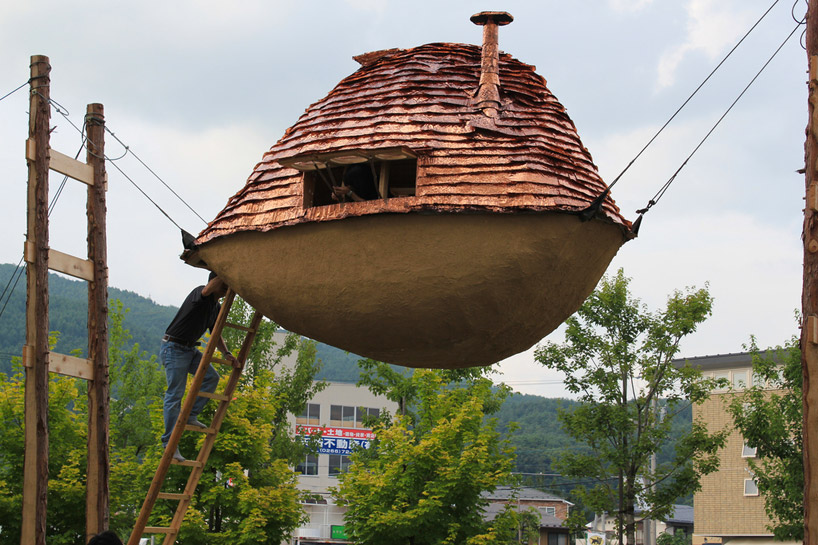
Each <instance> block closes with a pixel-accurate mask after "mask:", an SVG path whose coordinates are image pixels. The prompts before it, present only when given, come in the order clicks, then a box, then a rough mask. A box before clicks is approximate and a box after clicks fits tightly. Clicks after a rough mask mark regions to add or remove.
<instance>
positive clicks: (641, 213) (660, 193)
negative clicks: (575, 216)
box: [633, 23, 801, 234]
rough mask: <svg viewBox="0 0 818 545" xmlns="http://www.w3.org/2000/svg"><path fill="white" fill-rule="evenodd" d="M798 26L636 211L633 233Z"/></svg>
mask: <svg viewBox="0 0 818 545" xmlns="http://www.w3.org/2000/svg"><path fill="white" fill-rule="evenodd" d="M800 26H801V23H798V24H797V25H795V28H793V29H792V31H791V32H790V33H789V34H788V35H787V37H786V38H784V41H783V42H781V45H779V46H778V48H777V49H776V50H775V52H773V54H772V55H771V56H770V58H769V59H767V62H765V63H764V65H763V66H762V67H761V69H759V71H758V72H757V73H756V75H755V76H753V79H751V80H750V83H748V84H747V85H746V86H745V87H744V89H743V90H742V91H741V93H739V95H738V96H737V97H736V99H735V100H734V101H733V102H732V104H730V106H729V107H728V108H727V110H725V112H724V113H723V114H722V115H721V117H719V119H718V120H717V121H716V123H715V124H714V125H713V127H711V128H710V130H709V131H707V134H705V135H704V138H702V139H701V141H700V142H699V143H698V145H697V146H696V147H695V148H694V149H693V151H692V152H690V155H688V156H687V159H685V160H684V161H682V164H681V165H680V166H679V168H678V169H676V172H674V173H673V175H672V176H671V177H670V178H669V179H668V181H667V182H665V183H664V185H662V187H661V188H659V191H657V192H656V194H655V195H654V196H653V198H652V199H650V200H649V201H648V204H647V205H646V206H645V208H642V209H640V210H637V211H636V212H637V213H638V214H639V217H638V218H636V221H635V222H634V223H633V232H634V234H637V233H638V232H639V226H640V224H641V223H642V217H643V216H644V215H645V213H646V212H647V211H648V210H650V209H651V208H652V207H653V206H654V205H655V204H656V203H657V202H659V200H660V199H661V198H662V197H663V196H664V194H665V192H667V190H668V188H669V187H670V184H672V183H673V181H674V180H675V179H676V176H678V175H679V172H681V170H682V169H683V168H684V167H685V166H686V165H687V163H688V161H690V159H691V158H692V157H693V155H695V153H696V152H697V151H699V148H701V147H702V144H704V143H705V141H706V140H707V139H708V138H709V137H710V135H711V134H713V131H715V130H716V127H718V126H719V124H720V123H721V122H722V121H723V120H724V118H725V117H727V114H729V113H730V110H732V109H733V107H734V106H735V105H736V103H737V102H738V101H739V100H741V98H742V97H743V96H744V94H745V93H746V92H747V90H748V89H749V88H750V86H752V85H753V83H755V81H756V80H757V79H758V77H759V76H760V75H761V73H762V72H763V71H764V69H765V68H767V66H769V64H770V63H771V62H772V60H773V59H774V58H775V57H776V56H777V55H778V53H779V52H780V51H781V49H783V47H784V45H786V43H787V42H788V41H789V40H790V38H792V37H793V35H794V34H795V31H796V30H798V28H799V27H800Z"/></svg>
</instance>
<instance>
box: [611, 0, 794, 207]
mask: <svg viewBox="0 0 818 545" xmlns="http://www.w3.org/2000/svg"><path fill="white" fill-rule="evenodd" d="M779 1H780V0H775V1H774V2H773V3H772V5H771V6H770V7H769V8H767V11H765V12H764V14H763V15H762V16H761V17H760V18H759V19H758V20H757V21H756V22H755V24H754V25H753V26H751V27H750V30H748V31H747V32H746V33H745V34H744V36H742V38H741V39H740V40H739V41H738V42H737V43H736V45H734V46H733V48H732V49H731V50H730V51H729V52H728V53H727V55H725V57H724V58H723V59H722V60H721V62H719V64H717V65H716V67H715V68H713V70H712V71H711V72H710V74H708V75H707V77H706V78H704V81H702V82H701V83H700V84H699V86H698V87H696V89H695V90H694V91H693V92H692V93H691V94H690V96H689V97H687V100H685V101H684V102H683V103H682V105H681V106H679V108H678V109H677V110H676V111H675V112H673V115H671V116H670V118H669V119H668V120H667V121H665V124H664V125H662V127H661V128H660V129H659V130H658V131H656V134H654V135H653V137H652V138H651V139H650V140H648V143H647V144H645V145H644V147H643V148H642V149H641V150H640V151H639V153H637V154H636V156H635V157H634V158H633V159H631V161H630V162H629V163H628V165H627V166H626V167H625V168H624V169H623V170H622V172H620V173H619V175H618V176H617V177H616V178H614V181H613V182H611V183H610V185H609V186H608V189H607V190H606V192H609V191H610V190H611V188H612V187H613V186H614V185H616V182H618V181H619V179H620V178H621V177H622V176H623V175H624V174H625V173H626V172H627V171H628V169H629V168H631V166H632V165H633V164H634V163H635V162H636V160H637V159H639V157H640V156H641V155H642V154H643V153H644V152H645V150H646V149H648V147H650V145H651V144H653V141H654V140H656V139H657V138H658V137H659V135H660V134H662V132H663V131H664V130H665V128H666V127H667V126H668V125H670V122H671V121H673V120H674V119H675V118H676V116H677V115H678V114H679V112H681V111H682V109H683V108H684V107H685V106H687V104H688V102H690V101H691V99H693V97H694V96H696V94H697V93H698V92H699V90H700V89H701V88H702V87H704V84H705V83H707V82H708V81H709V80H710V78H711V77H713V74H715V73H716V71H718V69H719V68H721V66H722V65H723V64H724V63H725V61H727V59H728V58H730V56H731V55H732V54H733V52H734V51H735V50H736V49H738V47H739V46H740V45H741V44H742V42H744V40H745V39H746V38H747V37H748V36H749V35H750V33H751V32H753V30H755V28H756V27H757V26H758V25H759V23H761V21H762V20H764V18H765V17H766V16H767V14H768V13H770V11H772V9H773V8H774V7H775V5H776V4H778V2H779ZM797 3H798V2H797V1H796V4H797ZM794 9H795V6H793V10H794ZM793 13H794V12H793ZM794 17H795V16H794V15H793V18H794ZM799 24H800V23H799Z"/></svg>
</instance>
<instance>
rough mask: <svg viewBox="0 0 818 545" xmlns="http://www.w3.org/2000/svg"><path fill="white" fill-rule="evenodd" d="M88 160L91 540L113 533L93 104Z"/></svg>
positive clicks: (99, 139)
mask: <svg viewBox="0 0 818 545" xmlns="http://www.w3.org/2000/svg"><path fill="white" fill-rule="evenodd" d="M85 125H86V129H87V134H88V141H87V148H88V153H87V160H86V163H88V164H89V165H90V166H91V167H92V168H93V169H94V183H93V184H92V185H89V186H88V204H87V216H88V259H89V261H91V262H92V263H93V268H94V277H93V280H92V281H91V282H90V283H89V285H88V358H89V359H90V360H91V361H92V362H93V375H92V377H91V381H90V383H89V384H88V465H87V478H88V481H87V484H86V503H85V521H86V524H85V527H86V532H87V534H88V537H90V536H93V535H94V534H97V533H99V532H102V531H104V530H107V529H108V515H109V506H108V463H109V461H108V400H109V391H108V265H107V263H108V258H107V254H108V250H107V241H106V235H105V218H106V209H105V189H106V187H105V146H104V136H105V115H104V110H103V107H102V104H89V105H88V109H87V112H86V115H85Z"/></svg>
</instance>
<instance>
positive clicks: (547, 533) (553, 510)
mask: <svg viewBox="0 0 818 545" xmlns="http://www.w3.org/2000/svg"><path fill="white" fill-rule="evenodd" d="M483 496H484V497H486V498H488V500H489V502H490V503H489V505H488V507H487V508H486V510H485V511H484V517H485V519H486V520H494V517H496V516H497V514H498V513H500V511H502V510H503V509H505V507H506V505H508V504H512V505H514V506H515V509H516V510H517V511H520V512H522V511H526V510H528V509H531V508H533V509H535V510H536V511H537V513H538V514H539V515H540V537H539V540H538V541H536V542H532V545H568V543H569V533H568V528H567V527H566V526H564V522H565V519H567V518H568V514H569V512H570V509H571V507H572V506H573V505H574V504H573V503H571V502H569V501H568V500H565V499H563V498H560V497H559V496H555V495H553V494H549V493H547V492H542V491H541V490H537V489H536V488H529V487H527V486H523V487H520V488H516V489H515V488H513V487H510V486H501V487H498V488H497V489H496V490H495V491H494V492H486V493H484V494H483Z"/></svg>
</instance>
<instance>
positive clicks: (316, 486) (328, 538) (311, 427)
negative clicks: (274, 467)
mask: <svg viewBox="0 0 818 545" xmlns="http://www.w3.org/2000/svg"><path fill="white" fill-rule="evenodd" d="M382 410H387V411H389V412H390V413H391V414H395V413H396V412H397V410H398V406H397V403H394V402H391V401H389V400H388V399H386V398H385V397H384V396H377V395H375V394H373V393H371V392H370V391H369V390H368V389H366V388H359V387H358V386H356V385H355V384H348V383H341V382H330V383H329V386H327V388H325V389H324V390H322V391H321V392H319V393H318V394H316V395H315V397H314V398H313V399H312V400H310V402H309V403H308V404H307V406H306V407H305V408H304V412H303V413H302V414H301V415H299V416H298V417H295V418H292V425H293V427H294V428H295V429H296V430H297V432H298V433H300V434H301V435H304V434H309V433H310V432H312V431H315V430H318V429H323V433H322V437H321V446H320V448H319V453H318V454H317V455H314V456H312V455H311V456H307V457H305V459H304V461H303V462H302V463H301V464H299V465H298V467H296V471H297V472H299V473H301V475H300V477H299V488H301V489H302V490H305V491H307V492H309V493H311V495H312V499H311V500H309V501H308V503H305V504H304V509H305V510H306V511H307V513H308V514H309V516H310V520H309V522H308V523H307V524H305V525H304V526H303V527H301V528H298V529H297V530H296V532H295V535H294V537H293V540H292V542H291V543H293V544H298V545H314V544H319V543H322V544H323V543H347V542H348V541H347V540H346V534H345V532H344V511H345V509H344V508H343V507H341V506H338V505H336V504H335V502H334V500H333V497H332V494H331V493H330V489H331V488H332V487H334V486H337V484H338V476H339V475H340V474H341V473H343V472H344V471H346V469H347V468H348V467H349V455H350V454H351V453H352V449H353V448H355V447H354V445H356V444H357V445H360V446H362V447H364V448H366V447H367V446H368V442H369V440H370V439H371V438H372V437H373V435H372V430H370V429H368V428H366V427H365V421H366V417H367V416H378V415H379V414H380V412H381V411H382Z"/></svg>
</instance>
